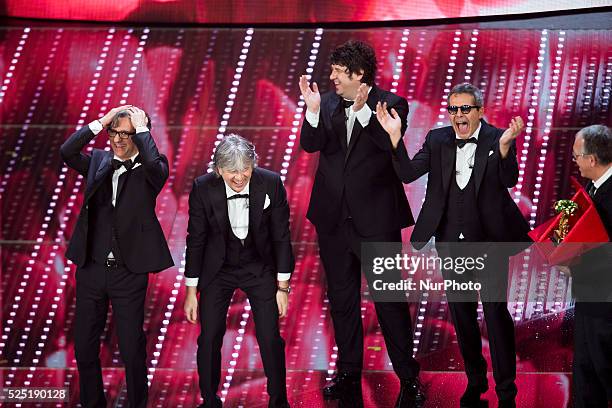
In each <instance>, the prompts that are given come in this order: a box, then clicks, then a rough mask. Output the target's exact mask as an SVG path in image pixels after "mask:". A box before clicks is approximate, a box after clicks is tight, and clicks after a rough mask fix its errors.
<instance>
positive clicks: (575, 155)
mask: <svg viewBox="0 0 612 408" xmlns="http://www.w3.org/2000/svg"><path fill="white" fill-rule="evenodd" d="M590 155H591V153H579V154H576V153H574V152H572V160H573V161H577V160H578V158H579V157H581V156H590Z"/></svg>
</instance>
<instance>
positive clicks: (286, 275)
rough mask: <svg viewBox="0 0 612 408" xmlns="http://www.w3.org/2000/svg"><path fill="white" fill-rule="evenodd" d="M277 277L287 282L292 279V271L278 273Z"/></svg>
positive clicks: (280, 280)
mask: <svg viewBox="0 0 612 408" xmlns="http://www.w3.org/2000/svg"><path fill="white" fill-rule="evenodd" d="M276 275H277V278H276V279H278V281H279V282H285V281H288V280H289V279H291V274H290V273H278V274H276Z"/></svg>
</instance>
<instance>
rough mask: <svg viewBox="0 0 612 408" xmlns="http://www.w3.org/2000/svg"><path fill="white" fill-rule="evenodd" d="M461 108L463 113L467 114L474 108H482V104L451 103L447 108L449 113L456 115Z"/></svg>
mask: <svg viewBox="0 0 612 408" xmlns="http://www.w3.org/2000/svg"><path fill="white" fill-rule="evenodd" d="M459 109H461V113H463V114H464V115H467V114H468V113H470V112H471V111H472V109H480V106H477V105H461V106H455V105H451V106H449V107H448V108H446V110H447V111H448V113H450V114H451V115H456V114H457V111H459Z"/></svg>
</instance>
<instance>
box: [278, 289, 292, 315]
mask: <svg viewBox="0 0 612 408" xmlns="http://www.w3.org/2000/svg"><path fill="white" fill-rule="evenodd" d="M276 304H277V305H278V317H280V318H283V317H285V316H287V306H288V304H289V295H288V294H287V292H283V291H280V290H277V291H276Z"/></svg>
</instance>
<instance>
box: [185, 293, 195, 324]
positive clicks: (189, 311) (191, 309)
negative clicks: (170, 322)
mask: <svg viewBox="0 0 612 408" xmlns="http://www.w3.org/2000/svg"><path fill="white" fill-rule="evenodd" d="M183 310H184V311H185V317H186V318H187V321H188V322H189V323H192V324H195V323H197V322H198V295H197V288H196V287H195V286H187V294H186V295H185V303H184V304H183Z"/></svg>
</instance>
